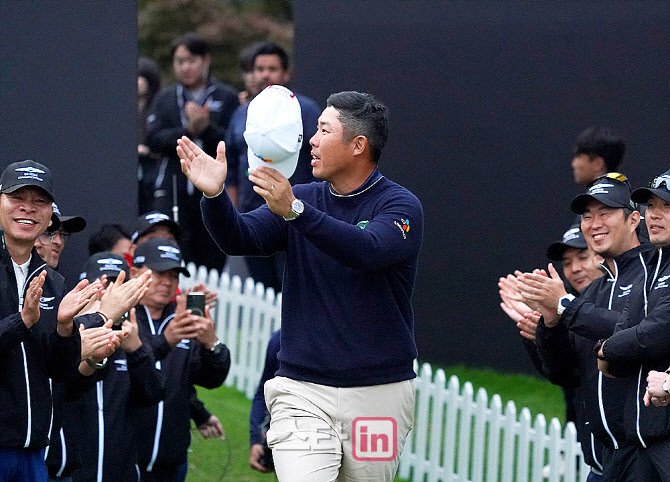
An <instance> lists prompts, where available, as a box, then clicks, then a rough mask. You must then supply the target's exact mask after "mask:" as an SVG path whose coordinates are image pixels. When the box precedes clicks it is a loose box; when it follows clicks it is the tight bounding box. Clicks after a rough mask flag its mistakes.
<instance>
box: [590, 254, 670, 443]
mask: <svg viewBox="0 0 670 482" xmlns="http://www.w3.org/2000/svg"><path fill="white" fill-rule="evenodd" d="M646 271H647V282H646V283H645V285H644V286H643V285H639V286H635V287H634V288H633V291H632V292H631V294H630V296H629V300H628V303H627V305H626V308H625V309H624V312H623V313H622V315H621V319H620V321H619V323H618V324H617V326H616V330H615V332H614V334H613V335H612V336H611V337H610V338H609V339H607V341H606V342H605V344H604V345H603V355H604V356H605V358H606V359H607V361H608V362H609V364H610V371H611V372H612V373H613V374H615V375H617V376H626V375H629V377H628V378H627V380H628V384H627V391H626V397H625V407H624V419H625V429H626V436H627V437H628V439H629V440H630V441H632V442H634V443H636V444H637V445H638V446H641V447H648V446H649V445H650V444H654V443H656V442H659V441H662V440H667V439H669V438H670V409H668V408H667V407H655V406H654V405H652V404H650V405H649V406H648V407H645V406H644V403H643V401H642V399H643V397H644V393H645V388H646V384H647V375H648V374H649V371H650V370H656V371H661V372H662V371H664V370H667V369H668V367H670V249H669V248H668V247H665V248H659V249H658V250H656V251H655V252H654V253H653V256H651V257H650V258H649V260H648V262H647V264H646Z"/></svg>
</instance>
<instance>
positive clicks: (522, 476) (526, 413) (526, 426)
mask: <svg viewBox="0 0 670 482" xmlns="http://www.w3.org/2000/svg"><path fill="white" fill-rule="evenodd" d="M520 418H521V420H520V421H519V449H518V452H517V459H516V480H519V481H521V480H528V469H529V465H530V458H529V456H530V441H531V437H530V433H531V427H530V424H531V417H530V410H528V408H526V407H523V408H522V409H521V417H520Z"/></svg>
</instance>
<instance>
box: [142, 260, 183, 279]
mask: <svg viewBox="0 0 670 482" xmlns="http://www.w3.org/2000/svg"><path fill="white" fill-rule="evenodd" d="M142 266H146V267H147V268H149V269H150V270H151V271H156V272H157V273H164V272H165V271H170V270H175V271H178V272H179V273H181V274H183V275H184V276H186V277H187V278H190V277H191V273H189V272H188V270H187V269H186V268H185V267H183V266H181V265H179V264H177V263H175V262H174V261H169V260H165V261H155V262H151V261H149V262H145V263H142Z"/></svg>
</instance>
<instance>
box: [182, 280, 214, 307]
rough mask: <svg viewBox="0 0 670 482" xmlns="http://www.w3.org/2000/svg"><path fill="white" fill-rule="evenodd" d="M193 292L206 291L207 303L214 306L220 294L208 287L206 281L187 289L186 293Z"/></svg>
mask: <svg viewBox="0 0 670 482" xmlns="http://www.w3.org/2000/svg"><path fill="white" fill-rule="evenodd" d="M191 292H196V293H205V305H207V306H210V307H213V306H214V305H216V300H217V298H218V296H219V295H218V294H217V292H216V291H210V290H208V289H207V286H205V284H204V283H200V284H198V285H195V286H194V287H193V288H191V289H190V290H188V291H186V293H187V294H188V293H191Z"/></svg>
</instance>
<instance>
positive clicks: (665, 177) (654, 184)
mask: <svg viewBox="0 0 670 482" xmlns="http://www.w3.org/2000/svg"><path fill="white" fill-rule="evenodd" d="M663 184H665V188H666V189H667V190H668V191H670V174H661V175H660V176H657V177H655V178H654V180H653V181H651V182H650V183H649V187H650V188H652V189H658V188H659V187H661V186H662V185H663Z"/></svg>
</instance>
